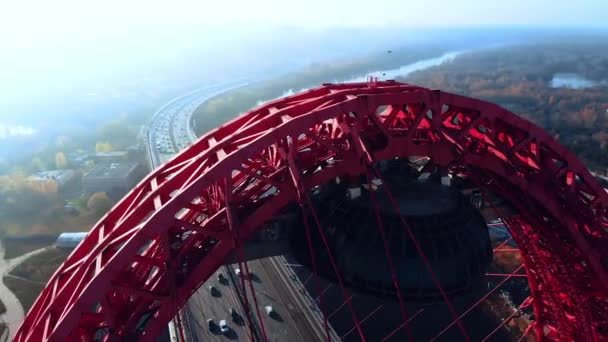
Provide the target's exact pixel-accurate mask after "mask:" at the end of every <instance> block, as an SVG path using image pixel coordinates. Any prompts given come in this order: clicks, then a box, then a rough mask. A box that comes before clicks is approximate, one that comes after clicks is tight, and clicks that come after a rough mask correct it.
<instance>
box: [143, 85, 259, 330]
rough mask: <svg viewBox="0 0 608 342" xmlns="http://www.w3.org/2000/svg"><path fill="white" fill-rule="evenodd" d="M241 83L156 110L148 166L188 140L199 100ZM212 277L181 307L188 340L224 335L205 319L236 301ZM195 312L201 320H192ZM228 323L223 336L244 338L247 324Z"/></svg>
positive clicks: (211, 89)
mask: <svg viewBox="0 0 608 342" xmlns="http://www.w3.org/2000/svg"><path fill="white" fill-rule="evenodd" d="M244 84H245V83H243V82H231V83H226V84H221V85H217V86H210V87H205V88H201V89H197V90H195V91H193V92H191V93H188V94H186V95H184V96H182V97H179V98H176V99H174V100H172V101H171V102H169V103H168V104H167V105H165V106H163V107H162V108H161V109H159V110H158V111H157V112H156V113H155V115H154V116H153V118H152V119H151V121H150V123H149V125H148V127H149V128H148V151H149V155H148V158H149V161H150V164H151V167H152V168H156V167H158V166H160V165H162V164H163V163H165V162H166V161H167V160H169V159H170V158H172V157H173V156H174V155H175V153H177V152H179V151H180V150H182V149H184V148H186V147H188V146H189V145H190V144H191V143H192V139H191V137H192V134H191V132H188V131H187V130H186V131H184V127H185V128H186V129H189V124H188V122H189V120H190V116H191V115H192V113H193V112H194V110H195V109H196V108H197V107H198V106H199V105H200V104H201V103H202V102H204V101H206V100H208V99H209V98H212V97H213V96H216V95H217V94H219V93H222V92H224V91H227V90H229V89H232V88H234V87H239V86H243V85H244ZM215 279H216V278H215V277H213V278H211V279H210V280H209V281H208V282H207V283H206V284H204V285H203V286H201V288H200V289H199V290H198V291H197V293H196V294H195V295H193V297H192V299H191V300H190V301H189V303H188V304H187V305H186V308H185V309H184V310H183V312H185V313H187V314H186V315H183V316H182V317H183V318H182V319H183V321H184V322H185V323H186V325H187V327H189V328H190V331H188V332H187V334H186V336H185V337H186V338H187V339H188V340H191V341H213V340H223V339H224V337H222V336H220V335H215V334H212V333H210V332H209V329H208V327H207V319H209V318H212V319H214V320H215V321H216V323H218V322H219V320H220V319H225V318H227V317H228V310H229V308H231V307H233V308H238V307H239V300H238V298H237V296H236V294H235V292H234V289H233V288H231V285H220V284H215V283H216V282H215ZM210 283H213V284H214V285H215V286H216V288H217V289H218V293H217V295H216V296H212V295H211V294H210V291H209V289H208V286H209V285H210ZM197 315H198V316H200V317H201V318H202V319H192V317H196V316H197ZM228 322H229V326H230V327H231V333H230V334H228V335H227V337H228V338H231V339H241V340H246V339H247V337H246V334H247V329H246V328H247V327H245V326H244V325H242V324H241V325H239V324H232V322H231V321H230V320H228Z"/></svg>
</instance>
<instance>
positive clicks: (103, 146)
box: [95, 141, 113, 152]
mask: <svg viewBox="0 0 608 342" xmlns="http://www.w3.org/2000/svg"><path fill="white" fill-rule="evenodd" d="M112 149H113V147H112V144H110V143H109V142H104V141H100V142H98V143H97V144H95V152H111V151H112Z"/></svg>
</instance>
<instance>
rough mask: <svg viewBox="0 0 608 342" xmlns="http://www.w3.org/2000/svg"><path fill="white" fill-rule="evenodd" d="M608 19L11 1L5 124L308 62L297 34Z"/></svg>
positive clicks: (580, 12) (556, 13) (476, 1)
mask: <svg viewBox="0 0 608 342" xmlns="http://www.w3.org/2000/svg"><path fill="white" fill-rule="evenodd" d="M606 13H608V1H606V0H576V1H573V0H502V1H492V0H435V1H432V0H417V1H412V0H365V1H362V0H298V1H291V0H257V1H256V0H191V1H154V0H147V1H140V0H104V1H82V0H79V1H75V0H53V1H46V0H39V1H30V0H8V1H2V2H0V124H2V119H3V118H4V121H6V120H8V118H13V119H14V117H16V116H18V115H19V114H20V113H21V112H20V111H21V108H23V106H24V105H26V104H31V103H33V102H41V104H40V105H41V106H44V103H43V102H44V101H46V99H50V98H52V99H54V100H55V101H57V100H58V99H59V100H61V98H62V96H64V95H65V94H68V93H70V92H72V93H73V92H74V91H78V92H79V94H80V95H90V96H94V95H95V94H97V93H98V92H99V89H98V88H99V87H98V85H103V87H105V88H106V89H105V90H106V92H108V93H111V94H117V93H119V90H117V89H109V88H111V87H112V86H113V85H116V87H118V83H117V80H119V81H120V82H122V83H129V84H130V85H133V86H135V85H137V84H145V83H146V82H148V83H153V82H157V83H159V82H165V80H163V79H156V80H155V81H152V80H151V79H152V78H154V76H157V74H158V75H160V74H163V73H171V72H173V71H174V70H173V69H171V66H175V65H179V64H185V63H187V62H190V61H187V60H186V57H188V56H189V58H193V59H198V60H201V59H204V61H205V63H206V65H207V66H208V68H209V72H211V71H216V72H222V73H225V72H229V71H230V68H229V67H232V66H240V67H246V66H247V65H248V63H253V61H256V62H259V63H262V62H263V61H264V60H266V59H268V60H269V62H268V63H272V61H273V60H271V59H270V57H269V56H271V55H272V56H275V55H281V54H283V55H284V56H288V55H287V54H288V53H289V52H291V53H294V54H296V55H304V53H300V50H298V46H297V45H298V43H299V42H298V41H292V42H288V41H289V40H290V32H291V31H289V30H290V29H294V28H296V29H298V30H300V32H301V31H302V30H304V31H309V32H311V37H315V36H314V34H318V32H323V30H328V29H339V28H349V29H361V30H365V29H368V28H396V29H407V28H434V27H440V28H448V29H452V28H455V27H469V26H488V25H492V26H496V25H517V26H533V27H543V26H552V27H584V26H591V27H608V17H607V16H606ZM356 38H357V37H351V39H355V40H356ZM294 39H295V40H297V39H299V38H294ZM286 42H288V43H286ZM260 46H263V47H264V48H263V49H264V50H265V51H264V53H266V54H264V53H262V52H261V51H260V50H262V49H261V48H260ZM275 47H276V49H275V50H273V49H274V48H275ZM282 48H283V49H282ZM340 48H341V47H340ZM269 50H271V51H269ZM282 50H286V51H282ZM317 50H318V51H313V52H310V51H308V52H306V53H307V55H306V56H308V58H309V59H313V58H317V57H318V58H321V57H322V56H323V55H324V54H326V52H327V46H325V45H319V46H317ZM195 52H196V53H195ZM256 57H257V60H256ZM284 59H285V58H284ZM277 60H278V59H277ZM238 70H241V69H238ZM195 72H199V70H195ZM200 75H202V74H201V73H199V74H196V77H200ZM165 83H169V81H168V80H167V81H166V82H165ZM122 85H124V84H122ZM122 85H121V86H122ZM108 89H109V90H108ZM65 97H66V102H69V101H68V99H67V95H65ZM13 121H14V120H13ZM17 121H18V120H17ZM15 132H21V131H20V130H17V131H15Z"/></svg>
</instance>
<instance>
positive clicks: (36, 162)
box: [30, 157, 46, 172]
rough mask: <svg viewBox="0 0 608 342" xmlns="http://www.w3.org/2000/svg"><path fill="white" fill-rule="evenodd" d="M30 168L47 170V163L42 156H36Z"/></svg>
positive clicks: (35, 170)
mask: <svg viewBox="0 0 608 342" xmlns="http://www.w3.org/2000/svg"><path fill="white" fill-rule="evenodd" d="M30 169H31V171H32V172H40V171H44V170H46V164H45V163H44V161H43V160H42V159H41V158H40V157H34V158H32V161H31V163H30Z"/></svg>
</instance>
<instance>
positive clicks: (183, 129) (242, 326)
mask: <svg viewBox="0 0 608 342" xmlns="http://www.w3.org/2000/svg"><path fill="white" fill-rule="evenodd" d="M245 84H246V82H230V83H224V84H219V85H214V86H209V87H204V88H200V89H197V90H194V91H192V92H190V93H188V94H186V95H183V96H181V97H179V98H176V99H174V100H172V101H170V102H169V103H167V104H166V105H165V106H163V107H162V108H160V109H159V110H158V111H157V112H156V114H154V116H153V118H152V119H151V121H150V123H149V126H148V132H147V139H148V141H147V144H148V146H147V149H148V151H149V153H148V158H149V163H150V164H151V167H152V168H156V167H158V166H160V165H162V164H163V163H165V162H166V161H167V160H169V159H171V158H172V156H173V155H174V154H176V153H177V152H179V151H181V150H182V149H184V148H187V147H188V146H190V145H191V144H192V143H193V141H194V140H195V139H196V136H195V134H194V133H193V130H192V127H191V125H190V122H191V116H192V113H194V111H195V110H196V109H197V108H198V107H199V106H200V105H201V104H202V103H204V102H205V101H207V100H208V99H210V98H212V97H214V96H216V95H218V94H220V93H222V92H225V91H228V90H230V89H233V88H237V87H241V86H244V85H245ZM227 119H228V118H227ZM248 266H249V270H250V272H251V273H252V274H253V276H252V280H253V281H252V285H253V287H254V290H255V295H256V299H257V304H258V307H257V309H259V311H260V316H261V321H260V317H258V315H257V310H256V309H255V308H252V309H251V312H252V315H253V316H255V317H254V320H253V325H254V329H253V331H254V333H255V334H256V335H257V337H254V339H256V340H262V341H263V340H264V339H263V338H260V337H261V333H262V332H261V330H262V325H263V330H265V332H266V335H267V337H268V339H267V340H268V341H321V340H326V337H325V332H324V330H323V326H322V324H323V323H322V322H323V320H322V317H321V315H320V313H319V311H318V309H317V307H316V305H315V304H314V300H313V299H312V298H311V297H310V295H309V294H308V292H307V291H306V290H305V286H304V285H302V283H301V282H300V280H299V279H298V277H297V276H296V275H295V273H294V272H293V271H292V270H291V269H290V267H289V266H287V262H286V260H285V257H283V256H277V257H270V258H264V259H258V260H252V261H249V262H248ZM236 268H238V266H236V265H226V266H225V267H222V268H220V270H218V273H222V275H223V276H224V277H226V278H227V280H228V281H226V282H223V283H222V282H219V281H218V278H217V275H214V276H213V277H211V278H210V279H209V280H208V281H207V282H206V283H205V284H203V285H202V286H201V287H200V288H199V290H198V291H197V292H196V293H195V294H194V295H193V296H192V297H191V299H190V301H189V302H188V304H187V305H186V307H185V308H184V309H183V310H182V315H180V317H181V319H182V320H183V322H184V325H185V326H186V334H185V335H186V336H184V337H185V339H186V341H226V340H248V339H249V334H250V332H249V327H248V326H247V324H246V319H245V314H244V304H243V302H244V301H243V297H242V296H243V288H242V287H241V286H240V282H239V281H238V279H236V278H238V277H237V276H235V269H236ZM235 283H238V284H239V285H237V286H235ZM210 285H213V286H214V287H215V288H216V289H217V291H216V292H217V293H216V294H215V295H212V294H211V291H210V289H209V286H210ZM246 287H247V290H246V291H247V296H248V298H249V302H250V304H252V303H251V302H252V294H251V292H250V291H249V289H248V287H249V286H248V285H246ZM268 305H270V306H272V307H273V309H274V311H275V313H276V315H273V317H270V316H269V315H267V314H266V312H265V310H264V309H265V307H266V306H268ZM231 308H233V309H235V310H236V311H237V313H238V314H239V315H240V318H241V319H237V321H238V323H237V322H234V321H233V320H232V319H231V317H230V314H229V310H230V309H231ZM208 319H213V320H214V322H215V323H216V324H217V323H218V322H219V321H220V320H223V319H225V320H226V321H227V322H228V326H229V328H230V331H229V333H227V334H220V333H219V332H217V331H216V332H211V331H210V330H209V328H208V324H207V320H208ZM330 330H331V332H330V333H331V334H332V335H333V336H332V340H334V341H338V340H339V338H338V336H337V334H336V333H335V331H334V330H333V328H332V329H330ZM174 336H175V335H174ZM175 337H177V338H178V340H181V336H180V335H179V334H177V336H175Z"/></svg>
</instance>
